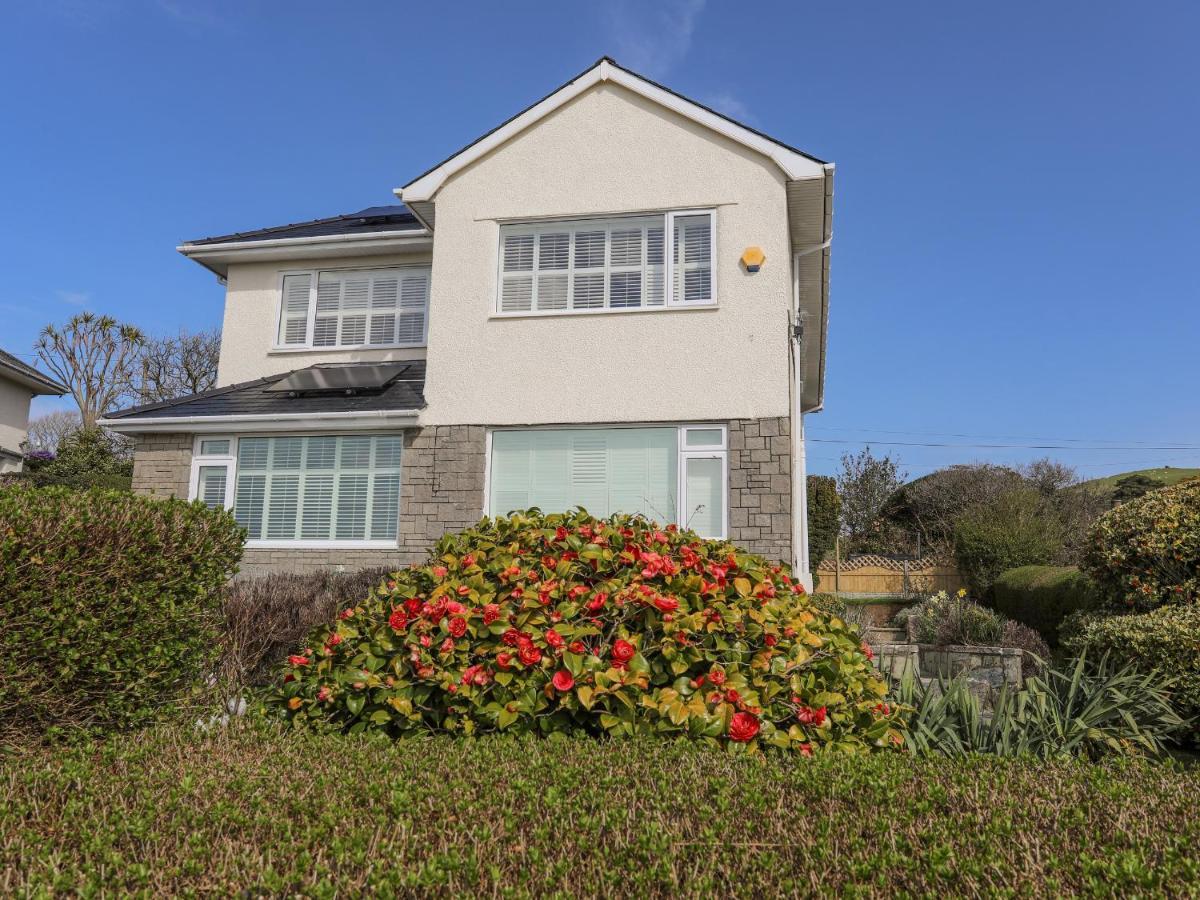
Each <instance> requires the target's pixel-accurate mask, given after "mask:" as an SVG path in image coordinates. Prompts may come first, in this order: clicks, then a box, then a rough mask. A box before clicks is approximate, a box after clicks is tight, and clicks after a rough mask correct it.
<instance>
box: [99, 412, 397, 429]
mask: <svg viewBox="0 0 1200 900" xmlns="http://www.w3.org/2000/svg"><path fill="white" fill-rule="evenodd" d="M419 414H420V410H416V409H386V410H370V411H365V412H326V413H312V412H308V413H268V414H259V415H230V416H158V417H146V418H131V419H124V418H116V419H101V420H100V421H99V422H98V424H99V425H101V426H103V427H104V428H108V429H111V430H112V431H116V432H118V433H119V434H134V433H139V432H172V431H176V432H180V431H182V432H189V433H191V432H195V433H201V432H203V433H207V434H211V433H212V432H217V431H231V430H235V431H236V430H239V429H240V430H247V429H253V430H255V431H322V430H324V431H328V430H329V429H330V428H331V427H332V428H334V429H336V430H342V429H344V430H347V431H359V430H364V429H371V428H379V427H381V426H385V425H396V424H398V425H411V424H415V423H416V421H417V416H418V415H419Z"/></svg>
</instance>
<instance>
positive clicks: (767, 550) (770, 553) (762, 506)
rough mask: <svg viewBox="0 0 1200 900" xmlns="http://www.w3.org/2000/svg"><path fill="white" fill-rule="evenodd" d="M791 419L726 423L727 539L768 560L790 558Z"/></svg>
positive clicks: (789, 562)
mask: <svg viewBox="0 0 1200 900" xmlns="http://www.w3.org/2000/svg"><path fill="white" fill-rule="evenodd" d="M790 426H791V420H790V419H788V418H787V417H786V416H784V417H779V418H772V419H733V420H731V421H730V422H729V539H730V540H731V541H733V542H734V543H735V544H738V545H740V546H742V547H745V548H746V549H748V550H752V551H754V552H755V553H761V554H762V555H763V556H765V557H766V558H767V559H769V560H772V561H776V560H778V561H782V562H783V563H785V564H786V565H791V561H792V437H791V428H790Z"/></svg>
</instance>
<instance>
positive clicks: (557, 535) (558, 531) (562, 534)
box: [554, 525, 567, 541]
mask: <svg viewBox="0 0 1200 900" xmlns="http://www.w3.org/2000/svg"><path fill="white" fill-rule="evenodd" d="M554 539H555V540H556V541H565V540H566V539H567V529H565V528H563V527H562V526H561V525H559V526H558V527H557V528H555V529H554Z"/></svg>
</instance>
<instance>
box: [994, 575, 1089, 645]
mask: <svg viewBox="0 0 1200 900" xmlns="http://www.w3.org/2000/svg"><path fill="white" fill-rule="evenodd" d="M1098 603H1099V597H1098V594H1097V591H1096V587H1095V585H1093V584H1092V582H1091V581H1090V580H1089V579H1088V577H1087V576H1086V575H1083V574H1082V573H1081V572H1080V571H1079V570H1078V569H1077V568H1075V567H1074V566H1021V567H1020V568H1016V569H1009V570H1008V571H1007V572H1004V573H1003V574H1002V575H1001V576H1000V577H999V578H997V579H996V582H995V584H993V585H992V607H993V608H994V609H996V611H997V612H999V613H1001V614H1003V615H1005V616H1009V617H1010V618H1013V619H1017V620H1018V621H1021V622H1024V623H1025V624H1026V625H1029V626H1030V627H1032V628H1034V629H1035V630H1036V631H1037V632H1038V633H1039V634H1041V636H1042V637H1043V638H1045V639H1046V640H1047V641H1048V642H1050V643H1052V644H1057V643H1058V629H1059V626H1060V625H1061V624H1062V621H1063V619H1065V618H1066V617H1067V616H1069V615H1070V614H1071V613H1074V612H1080V611H1086V610H1089V609H1092V608H1094V607H1095V606H1096V605H1097V604H1098Z"/></svg>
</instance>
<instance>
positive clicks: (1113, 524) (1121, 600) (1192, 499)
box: [1082, 479, 1200, 612]
mask: <svg viewBox="0 0 1200 900" xmlns="http://www.w3.org/2000/svg"><path fill="white" fill-rule="evenodd" d="M1082 568H1083V571H1084V572H1086V573H1087V574H1088V575H1089V576H1090V577H1091V579H1092V581H1094V582H1095V583H1096V584H1097V585H1098V586H1099V587H1100V589H1101V591H1102V592H1103V594H1104V598H1105V600H1106V602H1107V604H1108V605H1109V606H1110V607H1111V608H1112V609H1114V610H1117V611H1123V612H1124V611H1128V612H1145V611H1146V610H1150V609H1153V608H1154V607H1156V606H1161V605H1163V604H1168V603H1196V602H1200V479H1193V480H1192V481H1184V482H1181V483H1180V484H1177V485H1174V486H1172V487H1167V488H1161V489H1159V490H1155V491H1150V492H1149V493H1148V494H1145V495H1144V496H1142V497H1139V498H1138V499H1137V500H1131V501H1130V502H1129V503H1125V504H1123V505H1121V506H1118V507H1116V508H1115V509H1113V510H1110V511H1109V512H1107V513H1105V514H1104V516H1102V517H1101V518H1100V520H1099V521H1098V522H1096V524H1095V525H1094V526H1093V527H1092V530H1091V531H1090V532H1089V533H1088V541H1087V546H1086V548H1085V550H1084V557H1083V566H1082Z"/></svg>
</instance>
